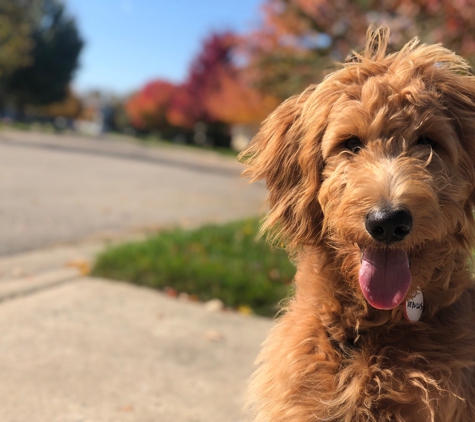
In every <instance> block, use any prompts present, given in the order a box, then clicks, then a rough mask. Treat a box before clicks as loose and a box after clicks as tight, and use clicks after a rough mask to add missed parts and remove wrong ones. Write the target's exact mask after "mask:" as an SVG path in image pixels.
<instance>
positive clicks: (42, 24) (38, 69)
mask: <svg viewBox="0 0 475 422" xmlns="http://www.w3.org/2000/svg"><path fill="white" fill-rule="evenodd" d="M34 6H36V7H32V8H31V9H30V15H29V17H28V20H30V22H31V24H32V27H33V30H32V33H31V40H32V42H33V48H32V49H31V53H30V54H31V63H30V64H28V65H26V66H23V67H19V68H17V69H16V70H15V71H13V72H12V74H11V75H10V76H9V77H7V78H6V81H5V91H6V94H7V96H8V97H10V98H11V100H12V101H13V102H14V103H15V104H16V106H17V108H18V110H19V111H20V112H21V111H22V110H24V107H25V106H26V105H28V104H31V105H45V104H50V103H53V102H56V101H61V100H63V99H65V98H66V96H67V93H68V86H69V83H70V81H71V79H72V77H73V74H74V71H75V69H76V68H77V66H78V58H79V54H80V52H81V49H82V47H83V41H82V39H81V37H80V35H79V31H78V29H77V27H76V23H75V21H74V19H73V18H71V17H69V16H68V15H67V14H66V13H65V6H64V4H63V3H61V2H59V1H58V0H37V2H36V3H35V5H34Z"/></svg>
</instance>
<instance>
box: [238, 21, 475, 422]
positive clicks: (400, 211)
mask: <svg viewBox="0 0 475 422" xmlns="http://www.w3.org/2000/svg"><path fill="white" fill-rule="evenodd" d="M388 38H389V31H388V30H387V29H384V28H383V29H380V30H377V31H374V32H370V33H369V36H368V41H367V45H366V48H365V51H364V52H363V53H361V54H356V53H355V55H354V56H353V59H352V60H351V61H349V62H348V63H346V64H344V65H343V68H342V69H341V70H338V71H336V72H334V73H332V74H330V75H329V76H327V77H326V78H325V79H324V81H323V82H322V83H320V84H318V85H312V86H310V87H309V88H307V89H306V90H305V91H304V92H303V93H302V94H301V95H296V96H294V97H292V98H290V99H288V100H287V101H285V102H284V103H283V104H281V105H280V106H279V107H278V108H277V110H275V111H274V112H273V113H272V114H271V115H270V116H269V117H268V118H267V119H266V120H265V122H264V123H263V125H262V127H261V130H260V132H259V133H258V134H257V136H256V137H255V138H254V139H253V141H252V142H251V144H250V145H249V147H248V148H247V149H246V150H245V151H244V152H243V154H242V159H243V160H244V161H245V163H246V165H247V168H246V170H245V171H244V175H246V176H248V177H251V178H252V179H253V180H258V179H265V180H266V182H267V186H268V190H269V203H270V211H269V213H268V215H267V218H266V221H265V223H264V228H263V229H264V230H266V231H268V232H269V231H270V234H271V237H272V238H273V239H274V240H277V239H278V241H279V242H281V241H282V242H284V244H285V246H286V248H287V250H288V251H289V252H290V254H291V256H292V257H293V259H294V260H295V262H296V265H297V274H296V277H295V290H296V291H295V295H294V297H292V298H291V299H289V301H288V302H287V304H286V306H285V309H284V310H283V312H282V315H281V316H280V317H279V319H278V321H277V324H276V326H275V327H274V329H273V330H272V331H271V333H270V335H269V338H268V339H267V340H266V342H265V344H264V348H263V350H262V352H261V353H260V355H259V357H258V365H259V366H258V369H257V371H256V372H255V374H254V376H253V378H252V380H251V388H250V397H251V399H250V401H251V404H250V407H251V410H252V413H253V417H254V419H253V420H255V421H256V422H317V421H332V422H383V421H384V422H403V421H404V422H419V421H421V422H422V421H423V422H428V421H430V422H436V421H437V422H474V421H475V287H474V281H473V277H472V268H471V256H472V248H473V247H474V245H475V224H474V215H473V213H474V205H475V77H474V76H473V74H472V72H471V69H470V67H469V65H468V64H467V62H466V61H465V60H464V59H462V58H461V57H459V56H457V55H455V54H454V53H453V52H451V51H449V50H447V49H445V48H443V47H442V46H440V45H423V44H420V43H419V42H418V40H417V39H415V40H413V41H411V42H409V43H408V44H407V45H406V46H405V47H403V48H402V50H400V51H399V52H396V53H393V54H387V53H386V49H387V44H388Z"/></svg>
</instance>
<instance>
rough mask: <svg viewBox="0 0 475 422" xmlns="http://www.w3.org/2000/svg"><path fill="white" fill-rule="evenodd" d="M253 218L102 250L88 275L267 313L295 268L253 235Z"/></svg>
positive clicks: (288, 289) (282, 295)
mask: <svg viewBox="0 0 475 422" xmlns="http://www.w3.org/2000/svg"><path fill="white" fill-rule="evenodd" d="M258 231H259V222H258V220H257V219H253V220H245V221H240V222H235V223H230V224H226V225H207V226H203V227H201V228H199V229H197V230H192V231H186V230H181V229H176V230H171V231H166V232H162V233H160V234H158V235H156V236H154V237H152V238H150V239H148V240H146V241H143V242H136V243H129V244H125V245H121V246H117V247H113V248H111V249H109V250H107V251H105V252H104V253H102V254H101V255H100V256H99V257H98V259H97V261H96V264H95V267H94V269H93V274H94V275H97V276H101V277H106V278H112V279H116V280H123V281H130V282H132V283H136V284H140V285H144V286H149V287H153V288H156V289H164V288H167V287H171V288H173V289H174V290H176V291H177V292H185V293H188V294H190V295H196V296H197V297H198V298H199V299H200V300H202V301H206V300H210V299H213V298H218V299H221V300H222V301H223V302H224V303H225V305H226V306H228V307H232V308H239V307H243V306H244V307H250V308H251V309H252V310H253V312H255V313H256V314H259V315H267V316H272V315H274V314H275V313H276V311H277V305H278V303H279V302H280V301H281V300H282V299H283V298H285V297H287V296H288V295H289V294H290V293H291V287H290V284H291V281H292V278H293V276H294V274H295V268H294V266H293V265H292V264H291V263H290V261H289V259H288V258H287V256H286V253H285V251H283V250H280V249H273V248H271V247H270V246H269V245H268V244H267V242H266V241H265V239H263V238H262V237H260V236H259V235H258Z"/></svg>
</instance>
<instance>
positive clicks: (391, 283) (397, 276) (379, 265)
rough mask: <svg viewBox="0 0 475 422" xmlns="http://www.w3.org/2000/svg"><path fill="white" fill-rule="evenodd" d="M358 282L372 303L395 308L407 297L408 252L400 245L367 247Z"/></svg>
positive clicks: (409, 284)
mask: <svg viewBox="0 0 475 422" xmlns="http://www.w3.org/2000/svg"><path fill="white" fill-rule="evenodd" d="M359 282H360V287H361V291H362V292H363V295H364V297H365V298H366V300H367V301H368V303H369V304H370V305H371V306H373V307H374V308H377V309H394V308H395V307H396V306H398V305H399V304H400V303H401V302H402V301H403V300H404V297H405V296H406V294H407V291H408V290H409V287H410V286H411V272H410V271H409V260H408V258H407V253H406V252H404V251H401V250H397V249H386V248H367V249H365V251H364V253H363V259H362V261H361V268H360V273H359Z"/></svg>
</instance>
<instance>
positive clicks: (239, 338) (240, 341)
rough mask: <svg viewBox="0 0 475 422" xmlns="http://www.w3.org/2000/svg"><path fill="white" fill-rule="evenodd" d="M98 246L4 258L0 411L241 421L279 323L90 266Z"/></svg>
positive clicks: (48, 416)
mask: <svg viewBox="0 0 475 422" xmlns="http://www.w3.org/2000/svg"><path fill="white" fill-rule="evenodd" d="M102 247H103V246H101V245H98V244H95V245H94V244H87V245H80V246H69V247H62V248H61V247H58V248H52V249H48V250H43V251H35V252H30V253H27V254H23V255H18V256H12V257H6V258H2V259H0V274H2V279H0V300H2V303H0V332H1V333H2V334H1V335H0V374H1V380H2V381H1V382H0V421H2V422H42V421H44V422H86V421H87V422H89V421H90V422H122V421H124V422H125V421H127V422H128V421H134V422H148V421H150V422H152V421H153V422H213V421H216V422H237V421H244V420H245V416H244V413H243V411H242V408H243V403H244V395H245V389H246V385H247V382H248V378H249V376H250V374H251V373H252V369H253V361H254V359H255V357H256V354H257V353H258V350H259V347H260V344H261V342H262V341H263V340H264V338H265V336H266V334H267V332H268V330H269V329H270V327H271V326H272V321H271V320H269V319H265V318H257V317H246V316H242V315H239V314H236V313H233V312H223V311H219V312H210V311H207V310H206V309H205V307H204V306H203V304H199V303H191V302H182V301H179V300H176V299H170V298H168V297H166V296H165V295H164V294H162V293H159V292H156V291H153V290H150V289H147V288H142V287H138V286H133V285H128V284H125V283H120V282H115V281H109V280H102V279H95V278H90V277H86V276H82V275H81V271H82V270H84V268H86V266H87V265H86V264H87V263H88V261H90V260H91V259H92V258H93V256H94V255H95V253H97V251H99V250H100V249H101V248H102Z"/></svg>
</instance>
